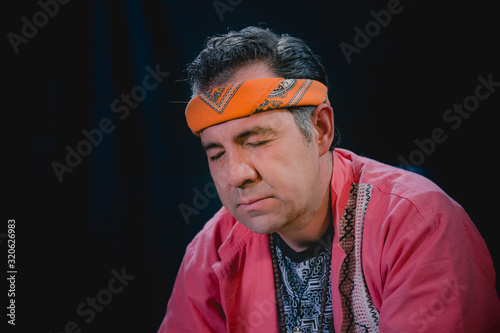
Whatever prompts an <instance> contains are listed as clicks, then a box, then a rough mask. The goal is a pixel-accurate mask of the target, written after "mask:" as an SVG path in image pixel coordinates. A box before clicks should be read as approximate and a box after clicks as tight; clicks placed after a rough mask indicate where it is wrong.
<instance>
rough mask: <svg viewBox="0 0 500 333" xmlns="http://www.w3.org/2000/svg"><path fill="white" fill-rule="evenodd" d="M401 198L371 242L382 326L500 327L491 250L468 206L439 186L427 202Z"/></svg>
mask: <svg viewBox="0 0 500 333" xmlns="http://www.w3.org/2000/svg"><path fill="white" fill-rule="evenodd" d="M392 200H393V201H394V200H395V199H394V198H392ZM396 201H398V203H397V204H395V205H392V210H391V213H390V214H389V215H388V217H386V218H385V219H384V220H383V222H382V223H381V224H378V226H379V229H378V230H376V231H372V232H374V233H376V234H377V237H376V239H377V241H375V243H378V244H375V243H374V244H372V245H371V246H370V247H369V248H368V249H367V250H368V251H373V252H377V251H378V254H377V255H378V262H379V265H373V264H371V265H372V266H373V267H376V266H377V268H376V269H374V270H372V271H371V272H375V271H377V273H378V274H380V279H379V281H381V282H379V283H378V285H377V283H373V282H372V283H371V284H372V287H373V288H372V290H374V294H375V296H376V298H378V300H379V302H378V303H379V305H380V306H379V310H380V317H379V327H380V332H383V333H389V332H398V333H402V332H475V333H482V332H484V333H487V332H499V331H500V302H499V299H498V294H497V292H496V289H495V271H494V268H493V263H492V260H491V256H490V254H489V252H488V249H487V247H486V244H485V243H484V240H483V239H482V237H481V236H480V234H479V232H478V230H477V229H476V227H475V226H474V224H473V223H472V221H471V220H470V218H469V216H468V215H467V214H466V213H465V211H464V210H463V209H462V207H460V206H459V205H458V204H456V203H455V202H454V201H452V200H451V199H449V198H448V197H447V196H446V195H445V194H435V193H434V194H432V193H431V194H428V195H427V197H426V198H425V202H427V203H428V204H427V205H425V206H424V205H422V206H417V205H415V204H414V202H412V201H410V200H407V199H405V198H398V200H396ZM422 202H424V201H422ZM433 207H436V208H433ZM375 215H376V214H375ZM379 217H380V216H379ZM365 239H366V238H365ZM365 252H366V251H365ZM372 255H373V254H372ZM367 256H370V255H367ZM373 258H374V257H372V259H373ZM371 280H372V281H374V280H376V279H373V278H372V279H371ZM375 285H376V286H375Z"/></svg>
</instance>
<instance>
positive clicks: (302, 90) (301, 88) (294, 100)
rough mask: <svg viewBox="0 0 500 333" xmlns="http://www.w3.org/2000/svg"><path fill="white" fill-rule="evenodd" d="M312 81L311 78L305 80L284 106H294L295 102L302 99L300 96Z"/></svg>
mask: <svg viewBox="0 0 500 333" xmlns="http://www.w3.org/2000/svg"><path fill="white" fill-rule="evenodd" d="M312 82H313V81H312V80H305V81H304V83H303V84H302V86H301V87H300V88H299V90H298V91H297V92H296V93H295V96H293V97H292V99H291V100H290V101H289V102H288V103H287V104H286V105H285V106H294V105H295V104H297V103H298V102H299V101H300V100H301V99H302V96H304V94H305V93H306V91H307V89H309V87H310V86H311V84H312Z"/></svg>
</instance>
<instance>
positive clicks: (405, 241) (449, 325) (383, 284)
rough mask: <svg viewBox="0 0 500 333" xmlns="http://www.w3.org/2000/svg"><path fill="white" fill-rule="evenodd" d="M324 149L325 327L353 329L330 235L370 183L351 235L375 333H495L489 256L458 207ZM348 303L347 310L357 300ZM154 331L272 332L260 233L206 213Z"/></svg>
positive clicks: (404, 178) (386, 170) (496, 308)
mask: <svg viewBox="0 0 500 333" xmlns="http://www.w3.org/2000/svg"><path fill="white" fill-rule="evenodd" d="M333 155H334V168H333V175H332V182H331V188H332V199H333V200H332V209H333V223H334V227H335V237H334V240H333V243H334V246H333V250H332V265H331V283H332V303H333V316H334V324H335V331H336V332H346V331H350V332H351V331H352V332H355V331H356V327H359V325H358V326H356V325H352V323H350V324H349V322H348V321H347V320H346V310H345V309H346V302H345V299H344V298H343V293H342V292H341V290H342V285H343V283H345V279H344V275H343V274H344V273H345V272H343V271H344V269H345V266H343V264H345V263H344V259H345V258H346V256H348V255H350V254H347V255H346V253H345V251H344V248H343V247H342V244H341V241H340V240H339V235H341V234H342V232H341V230H339V228H340V224H339V223H341V222H340V221H341V219H342V216H343V215H344V210H345V208H346V205H349V203H348V200H349V197H350V190H351V187H352V184H353V183H354V184H360V185H361V186H365V185H366V186H368V187H369V189H370V192H368V193H369V201H367V202H368V204H367V205H366V208H365V210H364V212H363V214H364V227H363V228H362V234H360V235H359V236H360V237H358V238H356V242H357V243H359V244H358V245H359V246H360V249H361V250H360V251H359V253H357V255H358V257H359V258H361V260H360V266H361V267H360V270H361V271H362V274H363V275H364V282H365V284H364V286H365V287H366V289H367V292H368V293H369V297H370V299H371V304H372V305H373V306H374V307H375V309H370V308H368V310H367V311H369V312H368V313H371V312H370V311H372V310H373V312H376V313H377V316H376V317H375V315H374V316H373V318H368V319H370V320H372V321H375V322H376V324H377V325H378V329H379V331H380V332H384V333H386V332H397V333H403V332H433V333H434V332H475V333H477V332H500V302H499V299H498V295H497V293H496V290H495V271H494V268H493V263H492V260H491V256H490V254H489V252H488V249H487V247H486V245H485V243H484V240H483V239H482V237H481V235H480V234H479V232H478V231H477V229H476V227H475V226H474V224H473V223H472V221H471V220H470V218H469V217H468V215H467V214H466V212H465V211H464V210H463V209H462V207H461V206H460V205H459V204H457V203H456V202H455V201H454V200H453V199H451V198H450V197H449V196H448V195H446V194H445V193H444V192H443V191H442V190H441V189H439V188H438V187H437V186H436V185H435V184H434V183H432V182H431V181H429V180H427V179H426V178H424V177H421V176H419V175H416V174H413V173H410V172H407V171H404V170H400V169H398V168H394V167H391V166H388V165H385V164H382V163H379V162H376V161H374V160H371V159H368V158H364V157H360V156H357V155H355V154H353V153H352V152H350V151H347V150H343V149H336V150H335V151H334V153H333ZM361 281H363V279H361ZM353 297H354V296H353ZM357 302H358V300H357V298H356V297H354V298H353V302H352V307H353V308H355V309H354V311H357V309H356V308H357V307H360V306H363V304H362V303H357ZM349 304H350V303H349ZM374 318H376V319H374ZM373 331H376V330H373ZM159 332H160V333H164V332H170V333H174V332H266V333H267V332H278V320H277V311H276V300H275V291H274V279H273V269H272V262H271V255H270V248H269V240H268V235H262V234H256V233H253V232H251V231H250V230H249V229H247V228H246V227H245V226H244V225H242V224H241V223H239V222H238V221H236V220H235V219H234V218H233V217H232V216H231V215H230V214H229V213H228V212H227V210H226V209H225V208H222V209H221V210H220V211H219V212H218V213H217V214H215V216H214V217H213V218H212V219H211V220H210V221H209V222H207V224H206V225H205V226H204V228H203V230H201V231H200V232H199V233H198V235H197V236H196V237H195V238H194V239H193V241H192V242H191V243H190V244H189V246H188V247H187V249H186V254H185V257H184V260H183V262H182V265H181V267H180V269H179V273H178V276H177V280H176V282H175V285H174V288H173V291H172V295H171V298H170V300H169V303H168V306H167V312H166V316H165V318H164V320H163V323H162V325H161V327H160V329H159Z"/></svg>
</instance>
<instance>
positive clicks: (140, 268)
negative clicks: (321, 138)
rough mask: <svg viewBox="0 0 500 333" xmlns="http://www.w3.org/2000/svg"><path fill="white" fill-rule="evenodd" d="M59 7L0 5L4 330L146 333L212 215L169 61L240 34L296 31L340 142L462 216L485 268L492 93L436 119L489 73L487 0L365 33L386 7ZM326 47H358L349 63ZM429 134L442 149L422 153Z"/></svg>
mask: <svg viewBox="0 0 500 333" xmlns="http://www.w3.org/2000/svg"><path fill="white" fill-rule="evenodd" d="M60 1H61V2H62V3H58V2H55V0H41V1H39V2H36V1H24V2H15V3H14V2H12V1H11V2H9V3H8V4H7V3H6V4H5V8H4V9H3V10H2V15H3V18H2V22H3V23H4V24H3V28H4V30H3V31H4V36H5V38H4V41H3V45H4V51H3V55H4V56H3V57H2V59H3V65H4V73H6V74H7V75H5V76H4V86H3V90H2V91H3V92H4V98H3V101H4V102H3V115H4V116H5V118H4V121H3V122H2V123H3V127H4V132H3V133H4V140H3V143H4V154H3V155H2V156H3V161H2V165H3V168H2V170H3V176H4V178H3V179H4V184H5V186H4V187H3V188H4V200H3V205H2V207H3V209H2V218H3V220H2V229H1V230H0V232H1V233H2V234H0V236H1V237H2V238H0V241H1V245H0V246H1V248H2V253H3V254H2V255H1V256H0V257H2V258H5V256H6V253H7V252H6V251H7V246H6V245H7V242H6V238H5V234H6V233H7V220H8V219H15V220H16V269H17V270H18V273H17V277H16V298H15V299H16V326H15V329H17V331H19V332H21V331H23V332H25V331H26V329H27V328H28V327H30V328H36V330H37V331H39V332H64V331H65V330H66V331H68V332H69V331H72V330H75V331H78V329H81V331H82V332H108V331H112V332H120V331H127V332H128V331H136V332H155V331H156V330H157V328H158V327H159V325H160V323H161V320H162V318H163V316H164V314H165V308H166V304H167V301H168V298H169V295H170V293H171V289H172V285H173V282H174V279H175V276H176V273H177V270H178V268H179V265H180V262H181V260H182V256H183V253H184V249H185V247H186V245H187V244H188V242H189V241H190V240H191V239H192V238H193V237H194V235H195V234H196V233H197V232H198V231H199V230H200V229H201V228H202V227H203V225H204V223H205V222H206V221H207V219H208V218H210V216H211V215H212V214H213V213H214V212H215V211H217V210H218V209H219V207H220V202H219V200H218V199H217V198H216V197H214V195H213V185H212V183H211V179H210V175H209V172H208V167H207V164H206V161H205V156H204V153H203V152H202V150H201V149H200V144H199V139H198V138H197V137H195V136H194V135H192V134H191V133H190V131H189V129H188V128H187V126H186V124H185V118H184V107H185V103H183V102H186V101H187V100H188V98H189V94H190V92H189V87H188V85H187V84H186V83H185V82H183V79H185V73H184V68H185V66H186V64H187V63H189V62H190V61H192V60H193V59H194V57H195V56H196V55H197V54H198V52H199V51H200V50H201V47H202V43H203V42H204V40H205V39H206V38H207V37H208V36H211V35H213V34H216V33H225V32H226V31H227V30H228V28H232V29H241V28H243V27H245V26H248V25H257V24H262V25H263V26H267V27H269V28H271V29H273V30H274V31H276V32H278V33H289V34H292V35H294V36H296V37H301V38H303V39H305V40H306V41H307V42H308V43H309V45H310V46H311V48H312V49H313V50H314V51H315V52H316V53H318V54H319V55H321V57H322V58H323V60H324V64H325V66H326V68H327V71H328V74H329V77H330V87H329V88H330V99H331V101H332V104H333V107H334V110H335V120H336V125H337V127H338V128H339V129H340V132H341V133H342V142H341V146H342V147H344V148H347V149H351V150H353V151H354V152H356V153H358V154H361V155H364V156H368V157H371V158H374V159H377V160H380V161H382V162H385V163H388V164H393V165H399V164H400V163H401V160H400V158H399V156H403V157H404V158H405V159H406V160H408V161H409V162H410V164H414V168H413V169H412V170H414V171H416V172H420V173H423V174H424V175H426V176H427V177H429V178H431V179H432V180H433V181H434V182H436V183H437V184H438V185H439V186H441V187H442V188H443V189H444V190H445V191H446V192H447V193H449V194H450V195H451V196H452V197H453V198H454V199H456V200H457V201H458V202H459V203H460V204H461V205H462V206H463V207H464V208H465V209H466V210H467V212H468V213H469V215H470V216H471V218H472V219H473V221H474V222H475V223H476V225H477V227H478V229H479V230H480V232H481V233H482V235H483V237H484V239H485V241H486V243H487V245H488V246H489V248H490V250H491V252H492V255H493V258H494V262H495V264H496V266H497V267H498V261H499V260H500V254H499V246H498V240H497V237H495V231H496V229H497V228H496V226H495V224H496V223H497V222H496V221H497V219H498V218H497V216H496V214H494V213H495V212H496V208H497V201H498V192H497V191H496V183H497V182H496V178H497V177H496V172H497V171H498V166H497V161H496V159H495V155H496V152H498V148H497V146H496V144H497V142H498V140H497V137H496V134H497V132H498V130H497V126H496V124H495V122H496V119H497V118H498V115H497V112H498V110H499V108H498V106H499V103H498V102H499V100H500V91H495V92H491V93H490V96H489V98H487V99H486V100H484V101H481V102H480V103H479V105H472V108H473V109H475V111H473V112H471V113H470V115H467V118H463V117H460V119H462V118H463V119H462V120H460V119H457V118H453V121H452V120H451V119H449V120H448V121H446V120H445V119H443V116H444V115H445V112H446V110H447V109H449V108H452V107H453V105H454V104H455V103H456V104H462V103H463V102H464V100H465V99H466V98H468V96H471V95H472V96H473V95H474V93H475V88H476V86H477V85H478V84H479V83H480V81H478V77H479V76H482V77H483V78H485V79H487V78H488V76H491V79H492V80H493V81H495V82H498V81H500V70H499V66H498V59H500V52H499V47H498V31H500V30H499V23H498V22H499V20H498V18H497V16H496V15H495V13H496V10H495V9H494V7H493V4H492V3H481V2H478V1H474V2H471V1H467V2H456V1H454V2H451V1H449V2H439V4H437V3H436V2H429V1H427V2H426V1H410V0H404V1H403V0H402V1H401V3H400V5H399V6H396V7H394V8H393V10H394V11H398V14H392V15H391V20H390V22H388V18H387V17H385V22H383V25H385V26H381V25H380V24H379V25H378V27H379V29H377V24H374V23H370V22H371V21H374V14H373V13H371V11H374V13H380V11H381V10H383V9H387V6H388V5H389V6H392V5H394V4H396V2H394V1H385V0H384V1H356V2H355V3H354V2H352V1H349V2H348V1H320V0H310V1H307V2H303V1H274V2H271V1H256V0H254V1H250V0H220V1H212V0H190V1H182V2H181V1H160V0H156V1H153V0H151V1H133V0H129V1H121V2H111V1H98V0H94V1H66V2H67V3H65V1H62V0H60ZM216 7H217V8H218V9H216ZM44 8H45V9H44ZM391 8H392V7H391ZM218 11H219V12H218ZM44 12H45V13H46V14H44ZM380 15H381V14H379V16H380ZM375 16H377V14H375ZM367 23H368V25H367ZM355 27H358V28H359V29H361V30H363V31H364V30H365V28H368V29H371V30H369V34H370V35H371V36H372V37H369V36H368V37H369V38H370V40H367V38H366V37H365V38H364V39H363V38H362V37H358V39H357V40H356V36H355V35H356V34H357V32H356V30H355ZM342 42H344V43H346V44H350V45H352V46H355V42H357V44H358V46H359V47H358V49H357V50H356V52H355V53H352V54H351V55H350V57H349V58H350V59H349V61H350V62H348V61H347V60H348V59H347V58H346V57H345V55H344V54H343V52H342V49H341V47H340V45H341V43H342ZM346 44H342V45H344V46H345V45H346ZM16 51H17V52H16ZM155 72H156V74H152V73H155ZM167 73H168V74H167ZM492 89H493V88H492ZM496 89H497V90H500V88H496ZM482 92H485V91H482ZM468 101H469V102H470V101H473V99H470V98H469V99H468ZM459 121H460V123H459ZM452 126H453V127H454V128H452ZM436 128H441V129H442V131H441V135H440V139H442V136H443V135H445V136H446V141H444V142H439V143H435V144H434V145H431V144H430V143H429V140H430V138H432V134H431V133H432V132H433V131H434V130H435V129H436ZM86 133H87V134H86ZM88 137H90V138H88ZM415 140H418V141H419V142H424V143H427V145H426V146H424V148H420V150H421V151H422V150H425V149H426V150H427V151H426V153H427V155H428V156H427V155H423V154H424V153H425V151H424V152H423V153H418V152H417V151H416V150H418V149H419V148H418V146H417V143H416V142H415ZM68 154H69V156H68ZM76 154H78V156H76ZM419 154H420V155H419ZM81 155H84V156H81ZM422 157H423V158H422ZM419 158H420V159H419ZM54 162H57V163H54ZM68 163H69V164H70V165H69V164H68ZM416 164H421V165H416ZM54 166H55V167H56V169H57V170H59V171H58V172H59V173H60V177H59V178H58V176H57V175H56V172H55V171H54ZM5 198H6V199H5ZM182 212H184V215H183V213H182ZM4 254H5V255H4ZM5 261H6V260H4V259H2V264H1V265H2V267H3V268H2V269H3V270H4V272H6V271H7V266H6V262H5ZM116 275H121V276H122V280H119V279H117V278H116V277H115V276H116ZM4 281H5V280H4ZM4 288H6V289H8V288H9V285H7V284H6V283H5V282H4ZM1 294H2V295H4V294H6V290H2V291H1ZM93 299H95V300H96V301H95V302H96V303H95V304H94V305H92V304H93V303H92V302H94V301H93ZM8 301H9V300H8V298H7V296H2V302H3V303H2V304H3V305H2V308H3V309H5V307H4V306H7V305H8V303H7V302H8ZM92 306H94V308H92ZM4 311H6V310H4ZM2 318H4V319H2V321H4V322H5V321H7V319H8V318H6V317H5V314H3V313H2ZM2 324H3V323H2ZM9 327H10V328H11V329H12V328H13V327H12V326H9Z"/></svg>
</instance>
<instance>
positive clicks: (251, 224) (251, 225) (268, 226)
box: [238, 219, 279, 234]
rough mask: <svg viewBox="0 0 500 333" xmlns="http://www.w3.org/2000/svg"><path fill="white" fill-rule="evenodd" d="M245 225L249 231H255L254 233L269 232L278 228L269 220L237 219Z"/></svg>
mask: <svg viewBox="0 0 500 333" xmlns="http://www.w3.org/2000/svg"><path fill="white" fill-rule="evenodd" d="M238 221H240V222H241V224H243V225H244V226H246V227H247V228H248V229H250V231H252V232H255V233H256V234H270V233H273V232H275V231H277V230H278V229H279V226H277V225H276V224H274V223H271V222H269V221H265V220H263V219H251V220H250V221H248V220H246V221H245V220H238Z"/></svg>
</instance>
